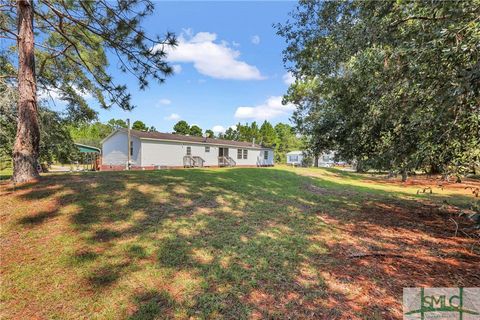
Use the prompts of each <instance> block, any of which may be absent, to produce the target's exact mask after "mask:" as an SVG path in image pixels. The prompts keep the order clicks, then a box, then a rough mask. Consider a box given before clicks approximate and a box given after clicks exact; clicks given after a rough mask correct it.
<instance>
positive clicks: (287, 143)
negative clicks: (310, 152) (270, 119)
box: [275, 123, 304, 163]
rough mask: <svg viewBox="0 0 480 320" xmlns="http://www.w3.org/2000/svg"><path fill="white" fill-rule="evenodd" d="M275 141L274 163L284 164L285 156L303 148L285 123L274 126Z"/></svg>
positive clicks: (291, 129)
mask: <svg viewBox="0 0 480 320" xmlns="http://www.w3.org/2000/svg"><path fill="white" fill-rule="evenodd" d="M275 133H276V137H277V140H276V142H275V162H276V163H285V161H286V154H287V153H288V152H290V151H294V150H303V149H304V146H303V144H302V142H301V140H300V139H299V138H297V136H296V135H295V131H294V130H293V128H292V127H291V126H290V125H288V124H285V123H277V124H276V125H275Z"/></svg>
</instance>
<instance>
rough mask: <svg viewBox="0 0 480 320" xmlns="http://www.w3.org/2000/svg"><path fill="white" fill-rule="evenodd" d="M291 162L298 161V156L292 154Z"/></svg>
mask: <svg viewBox="0 0 480 320" xmlns="http://www.w3.org/2000/svg"><path fill="white" fill-rule="evenodd" d="M290 162H298V156H290Z"/></svg>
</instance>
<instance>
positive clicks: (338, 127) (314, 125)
mask: <svg viewBox="0 0 480 320" xmlns="http://www.w3.org/2000/svg"><path fill="white" fill-rule="evenodd" d="M478 16H480V2H479V1H478V0H475V1H428V2H426V1H414V2H409V1H393V0H391V1H383V2H378V1H348V2H323V1H301V2H300V4H299V6H298V7H297V9H296V10H294V11H293V12H292V19H290V20H289V22H287V23H286V24H284V25H280V26H278V32H279V34H281V35H282V36H284V37H285V39H286V41H287V48H286V49H285V51H284V58H285V61H286V63H287V67H288V68H289V69H290V71H291V72H292V73H293V74H294V75H295V77H296V79H297V81H296V82H295V83H294V84H293V85H292V86H291V87H290V88H289V91H288V94H287V96H286V97H285V98H286V100H287V101H290V102H293V103H295V104H296V105H297V110H296V112H295V114H294V120H295V122H296V125H297V129H298V130H299V131H300V132H301V133H303V134H305V135H306V136H308V137H310V139H309V141H310V147H311V148H312V149H314V150H315V151H316V152H319V151H321V150H327V149H335V150H337V151H338V153H339V155H340V156H341V157H342V158H344V159H348V160H356V161H357V162H358V163H359V164H360V165H359V166H358V168H360V169H362V168H368V167H373V168H378V169H386V170H395V171H398V172H401V173H402V176H403V178H404V179H405V178H406V176H407V172H408V171H409V170H412V169H420V168H439V169H440V170H441V171H443V172H444V173H445V174H450V173H456V174H461V173H463V172H465V170H468V168H471V167H473V166H475V163H478V161H479V159H480V138H479V137H480V104H479V103H478V101H480V100H479V99H480V49H479V47H478V43H479V41H480V22H479V20H478Z"/></svg>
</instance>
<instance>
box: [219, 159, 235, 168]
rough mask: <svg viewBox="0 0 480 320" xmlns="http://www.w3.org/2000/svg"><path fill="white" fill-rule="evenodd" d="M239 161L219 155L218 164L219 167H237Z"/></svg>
mask: <svg viewBox="0 0 480 320" xmlns="http://www.w3.org/2000/svg"><path fill="white" fill-rule="evenodd" d="M236 165H237V163H236V162H235V160H233V159H232V158H231V157H229V156H220V157H218V166H219V167H235V166H236Z"/></svg>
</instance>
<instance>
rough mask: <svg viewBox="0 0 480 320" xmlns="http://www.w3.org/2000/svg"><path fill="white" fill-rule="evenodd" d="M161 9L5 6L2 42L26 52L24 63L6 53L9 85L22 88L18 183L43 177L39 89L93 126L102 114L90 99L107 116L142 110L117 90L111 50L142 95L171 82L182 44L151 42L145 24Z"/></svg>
mask: <svg viewBox="0 0 480 320" xmlns="http://www.w3.org/2000/svg"><path fill="white" fill-rule="evenodd" d="M153 9H154V7H153V4H152V3H151V2H150V1H148V0H138V1H120V0H119V1H117V2H112V1H107V0H97V1H53V0H37V1H34V0H18V1H17V2H16V3H15V2H14V1H11V2H8V1H7V2H3V3H2V4H1V6H0V10H1V11H0V37H1V38H3V39H7V40H11V41H14V42H16V43H17V46H16V47H15V49H16V50H17V51H18V59H15V58H13V57H12V56H11V53H10V52H7V51H1V52H0V61H1V65H2V66H1V67H0V72H2V74H1V75H0V76H1V78H3V79H8V81H10V83H11V84H14V85H17V86H18V105H17V108H18V124H17V134H16V140H15V145H14V151H13V158H14V173H13V180H14V181H17V182H23V181H29V180H32V179H35V178H37V177H38V171H37V159H38V156H39V147H40V129H39V118H38V107H37V89H39V90H42V91H49V90H50V91H52V90H53V91H54V92H56V93H58V94H59V95H60V97H61V98H62V99H63V100H65V101H66V102H67V104H68V112H69V113H70V115H72V116H76V117H77V119H78V116H81V117H89V118H90V119H92V118H93V117H95V115H96V113H95V112H94V111H93V110H92V109H91V108H90V107H89V106H88V105H87V103H86V101H85V99H84V96H85V95H86V94H90V95H91V96H93V97H94V98H95V99H96V100H97V101H98V103H99V104H100V106H101V107H102V108H109V107H111V106H112V105H117V106H119V107H120V108H122V109H124V110H131V109H132V108H133V107H134V106H133V105H132V104H131V102H130V95H129V94H128V92H127V88H126V86H125V85H119V84H116V83H115V82H114V80H113V78H112V77H111V75H109V74H108V72H107V70H106V67H107V66H108V64H109V61H108V59H107V55H106V51H107V50H108V51H110V52H111V53H113V54H114V55H115V56H117V57H118V60H119V64H120V69H121V70H122V71H124V72H130V73H131V74H133V75H134V76H135V77H136V78H137V80H138V83H139V87H140V88H141V89H144V88H145V87H146V86H147V85H148V83H149V82H148V81H149V79H154V80H157V81H159V82H163V81H164V80H165V77H166V76H168V75H170V74H171V73H172V68H171V67H170V66H169V65H168V64H167V63H166V61H165V56H166V52H165V50H166V49H167V48H169V47H171V46H174V45H175V44H176V40H175V37H174V36H173V35H172V34H170V33H167V34H166V35H165V36H164V37H162V38H160V37H158V36H157V37H149V36H147V35H146V33H145V31H144V30H143V29H142V28H141V27H140V22H141V20H142V18H144V17H145V16H146V15H148V14H150V13H152V11H153ZM15 73H17V74H16V75H15ZM37 85H38V88H37Z"/></svg>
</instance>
